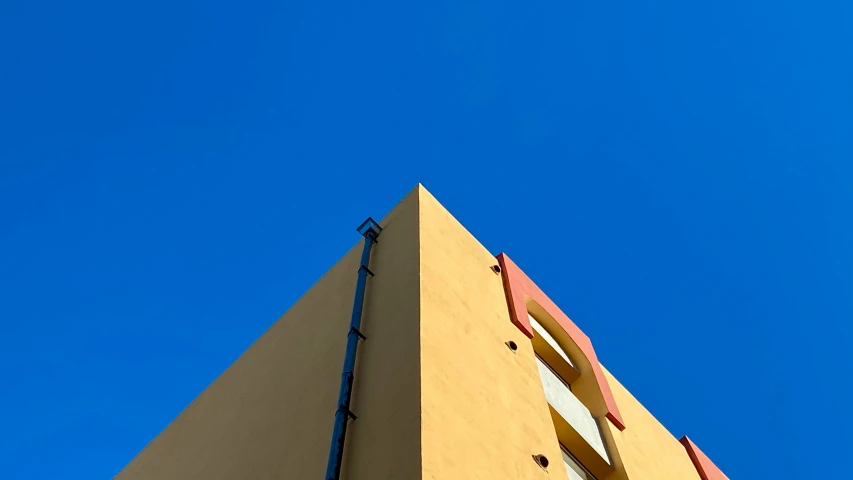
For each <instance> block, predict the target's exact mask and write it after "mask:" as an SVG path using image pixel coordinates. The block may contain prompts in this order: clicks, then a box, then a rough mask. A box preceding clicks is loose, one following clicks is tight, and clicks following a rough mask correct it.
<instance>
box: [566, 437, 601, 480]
mask: <svg viewBox="0 0 853 480" xmlns="http://www.w3.org/2000/svg"><path fill="white" fill-rule="evenodd" d="M560 450H561V451H562V453H563V464H564V465H565V466H566V473H567V474H569V480H596V478H595V477H594V476H592V474H591V473H589V470H587V469H586V468H584V466H583V465H582V464H581V462H579V461H578V459H577V458H575V456H574V455H572V454H571V452H569V449H567V448H566V447H564V446H563V445H562V444H561V445H560Z"/></svg>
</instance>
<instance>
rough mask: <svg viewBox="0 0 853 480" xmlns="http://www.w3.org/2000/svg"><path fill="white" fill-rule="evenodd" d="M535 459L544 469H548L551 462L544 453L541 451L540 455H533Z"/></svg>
mask: <svg viewBox="0 0 853 480" xmlns="http://www.w3.org/2000/svg"><path fill="white" fill-rule="evenodd" d="M533 460H534V461H535V462H536V463H538V464H539V466H540V467H542V468H544V469H546V470H547V469H548V465H549V464H550V463H551V462H549V461H548V457H546V456H545V455H542V454H541V453H540V454H538V455H533Z"/></svg>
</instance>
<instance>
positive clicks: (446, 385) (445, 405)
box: [420, 190, 567, 480]
mask: <svg viewBox="0 0 853 480" xmlns="http://www.w3.org/2000/svg"><path fill="white" fill-rule="evenodd" d="M420 216H421V230H420V238H421V383H422V384H421V410H422V419H421V422H422V423H421V428H422V431H421V438H422V442H423V444H422V457H423V459H422V461H423V478H424V479H432V480H447V479H453V478H466V479H489V480H500V479H507V480H510V479H512V480H517V479H519V478H524V479H528V480H532V479H537V478H540V479H546V478H547V479H551V480H565V479H566V478H567V475H566V472H565V470H564V468H563V465H562V462H561V461H560V458H561V453H560V449H559V444H558V442H557V436H556V433H555V431H554V426H553V423H552V420H551V416H550V413H549V409H548V404H547V401H546V400H545V393H544V390H543V388H542V384H541V382H540V380H539V373H538V370H537V366H536V361H535V356H534V353H533V347H532V344H531V342H530V341H529V339H528V338H527V337H525V335H524V334H523V333H522V332H521V331H519V329H518V328H516V327H515V326H514V325H513V324H512V323H511V321H510V317H509V310H508V308H507V302H506V297H505V295H504V289H503V283H502V279H501V276H500V275H496V274H495V273H494V272H493V271H492V270H491V269H490V267H491V266H492V265H494V264H495V263H496V261H495V258H494V256H492V255H491V254H490V253H489V252H488V251H487V250H486V249H485V248H484V247H483V246H482V245H481V244H480V243H479V242H478V241H477V240H476V239H475V238H474V237H473V236H472V235H471V234H470V233H469V232H468V231H467V230H465V228H464V227H463V226H462V225H461V224H460V223H459V222H458V221H457V220H456V219H455V218H453V217H452V216H451V215H450V213H448V212H447V210H445V209H444V207H442V206H441V205H440V204H439V203H438V202H437V201H436V200H435V199H434V198H433V197H432V196H431V195H430V194H429V193H428V192H426V190H422V192H421V204H420ZM509 340H513V341H515V342H516V343H517V344H518V351H517V353H513V352H512V351H511V350H510V349H509V348H508V347H507V346H506V345H505V343H504V342H507V341H509ZM538 453H542V454H545V455H546V456H547V457H548V458H549V459H550V460H551V462H552V464H551V467H550V468H549V472H545V471H544V470H542V469H541V468H540V467H539V466H538V465H537V464H536V463H535V462H534V461H533V458H532V456H533V455H534V454H538Z"/></svg>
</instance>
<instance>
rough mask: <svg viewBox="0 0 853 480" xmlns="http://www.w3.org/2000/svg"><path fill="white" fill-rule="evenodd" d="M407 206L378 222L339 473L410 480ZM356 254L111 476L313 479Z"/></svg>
mask: <svg viewBox="0 0 853 480" xmlns="http://www.w3.org/2000/svg"><path fill="white" fill-rule="evenodd" d="M417 213H418V191H414V192H413V193H412V194H410V195H409V196H408V197H406V199H404V200H403V202H402V203H401V204H400V205H398V206H397V208H396V209H395V210H394V211H392V212H391V213H390V214H389V215H388V217H387V218H386V219H385V220H384V221H383V222H382V223H383V226H385V230H384V231H383V232H382V235H381V237H380V244H379V245H377V247H376V248H375V249H374V255H373V259H372V261H371V265H370V266H371V269H372V270H373V271H374V272H375V273H376V277H374V278H372V279H370V280H369V284H368V285H369V287H368V292H367V303H366V308H365V316H364V323H363V325H362V327H363V328H362V330H363V331H364V333H365V334H366V335H367V336H368V340H367V342H365V343H363V344H362V345H361V347H360V349H359V359H358V367H357V372H356V375H357V376H356V386H355V393H354V398H353V404H352V408H353V410H354V411H355V412H356V413H357V414H358V420H357V421H355V422H353V423H351V424H350V430H349V433H348V437H347V440H348V442H347V443H348V445H347V451H346V457H345V461H344V470H343V472H342V473H343V478H345V479H346V480H380V479H401V480H402V479H405V480H409V479H418V478H420V441H421V439H420V435H419V432H420V401H419V398H420V393H419V392H420V390H419V367H418V365H419V349H418V342H419V330H418V325H419V323H418V310H419V308H418V296H419V282H418V216H417ZM359 220H360V219H359ZM305 233H306V234H310V232H305ZM353 235H354V236H355V235H356V234H355V233H354V234H353ZM360 253H361V244H359V245H358V246H356V247H355V248H353V249H352V250H351V251H350V252H349V253H347V254H346V255H345V256H344V258H343V259H341V260H340V261H339V262H338V263H337V264H336V265H335V266H334V267H333V268H332V269H331V270H329V272H327V273H326V274H325V275H324V276H323V277H322V278H321V279H320V280H319V281H318V282H317V283H316V284H315V285H314V286H313V287H312V288H311V289H310V290H309V291H308V292H307V293H306V294H305V295H304V296H303V297H302V298H301V299H300V300H299V301H298V302H297V303H296V304H294V305H293V306H292V307H291V308H290V309H289V310H288V311H287V312H286V313H285V314H284V315H283V316H282V317H281V318H280V319H279V320H278V321H277V322H276V323H275V324H274V325H273V326H272V327H271V328H270V329H269V330H268V331H267V332H266V333H265V334H264V335H263V336H262V337H261V338H259V339H258V340H257V341H256V342H255V343H254V344H253V345H252V346H251V347H250V348H249V349H248V350H247V351H246V352H245V353H243V355H241V356H240V357H239V358H238V359H237V360H236V361H235V362H234V364H233V365H231V367H229V368H228V369H227V370H226V371H225V372H224V373H223V374H222V375H221V376H220V377H219V378H218V379H216V381H215V382H214V383H213V384H211V385H210V386H209V387H208V388H207V389H206V390H205V391H204V392H203V393H202V394H201V395H200V396H199V397H198V398H197V399H196V400H195V401H193V402H192V404H190V406H189V407H187V408H186V409H185V410H184V411H183V412H182V413H181V414H180V415H179V416H178V418H176V419H175V420H174V422H172V424H171V425H169V426H168V427H167V428H166V429H165V430H164V431H163V432H162V433H161V434H160V435H159V436H157V437H156V438H155V439H154V440H153V441H152V442H151V443H150V444H149V445H148V446H147V447H146V448H145V449H144V450H143V451H142V452H141V453H140V454H139V455H138V456H137V457H136V458H135V459H133V461H131V462H130V464H128V465H127V467H125V469H124V470H123V471H122V472H120V473H119V475H118V476H117V477H116V478H117V479H119V480H235V479H247V480H248V479H251V480H265V479H268V480H320V479H322V478H323V474H324V472H325V468H326V459H327V456H328V451H329V444H330V442H331V432H332V424H333V421H334V414H335V410H336V399H337V395H338V388H339V385H340V378H341V369H342V365H343V357H344V350H345V343H346V335H347V331H348V330H349V321H350V314H351V311H352V301H353V293H354V287H355V279H356V274H357V270H358V262H359V256H360ZM282 275H289V272H287V271H283V272H282ZM235 321H238V319H235ZM132 414H133V412H128V415H132Z"/></svg>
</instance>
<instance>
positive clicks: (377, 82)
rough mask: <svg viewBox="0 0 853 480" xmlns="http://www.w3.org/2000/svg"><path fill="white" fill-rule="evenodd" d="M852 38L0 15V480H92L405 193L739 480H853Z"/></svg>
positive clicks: (332, 13) (650, 16)
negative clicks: (569, 325)
mask: <svg viewBox="0 0 853 480" xmlns="http://www.w3.org/2000/svg"><path fill="white" fill-rule="evenodd" d="M851 25H853V6H851V2H848V1H844V0H837V1H817V2H806V1H801V2H795V1H790V0H774V1H769V0H756V1H750V2H744V1H738V0H720V1H717V2H702V3H701V4H698V3H696V2H683V1H675V0H664V1H660V2H639V3H638V2H609V3H608V2H590V1H577V0H568V1H539V0H532V1H527V2H505V1H471V0H461V1H460V0H454V1H431V2H421V3H420V4H419V5H413V4H411V2H399V1H383V2H368V3H363V2H329V1H319V2H317V1H314V2H287V1H276V2H271V1H265V0H262V1H258V2H250V3H248V4H245V3H239V4H238V3H234V2H222V1H210V0H205V1H202V0H196V1H185V0H174V1H171V2H165V1H158V0H153V1H149V2H131V3H129V2H115V1H89V0H83V1H79V2H50V1H39V0H35V1H29V2H5V4H4V5H3V6H2V7H0V45H2V48H0V251H1V252H2V254H0V432H2V433H3V434H2V436H0V472H2V473H0V476H2V477H3V478H4V479H87V480H88V479H107V478H111V476H112V475H113V474H115V473H116V472H117V471H118V470H119V469H120V468H121V467H122V466H123V465H124V464H125V463H126V462H127V461H128V460H130V459H131V458H132V457H133V456H134V455H135V454H136V453H137V452H138V451H139V450H140V449H141V448H142V447H143V446H144V445H145V444H146V443H147V442H148V441H149V440H150V439H151V438H153V437H154V436H155V435H156V434H157V433H158V432H159V431H160V430H161V429H162V428H163V427H164V426H165V425H166V424H167V423H168V422H169V421H170V420H171V419H172V418H174V417H175V416H176V415H177V414H178V412H180V410H181V409H182V408H183V407H184V406H185V405H186V404H187V403H189V402H190V401H191V400H192V399H193V398H194V397H195V396H196V395H197V394H198V393H199V392H200V391H201V390H202V389H203V388H204V387H205V386H206V385H207V384H208V383H209V382H211V381H212V380H213V379H214V378H215V377H216V376H217V375H218V374H219V373H220V372H221V371H222V370H223V369H225V368H226V367H227V366H228V365H229V364H230V363H231V362H232V361H233V360H234V359H235V358H236V357H237V356H238V355H239V354H240V353H241V352H242V351H243V350H244V349H245V348H246V347H247V346H248V345H249V344H250V343H251V342H252V341H253V340H254V339H255V338H256V337H257V336H258V335H260V334H261V333H262V332H263V331H264V330H265V329H266V328H267V327H268V326H269V325H270V324H271V323H272V322H273V321H274V320H275V319H276V318H277V317H278V316H279V315H280V314H281V313H282V312H283V311H284V310H285V309H286V308H287V307H288V306H289V305H290V304H291V303H292V302H293V301H294V300H295V299H296V298H297V297H298V296H299V295H300V294H301V293H302V292H303V291H304V290H306V289H307V288H308V287H309V286H310V285H311V284H312V283H313V282H314V281H315V280H316V279H317V278H318V277H319V276H320V275H321V274H322V273H323V272H324V271H325V270H326V269H327V268H328V267H329V266H331V265H332V264H333V263H334V262H335V261H336V260H337V258H339V257H340V256H341V255H342V254H343V253H344V252H345V251H346V250H347V249H348V248H350V247H351V246H352V245H354V244H355V242H357V241H358V234H357V233H356V232H355V231H354V230H353V229H354V227H355V226H357V225H358V223H360V222H361V221H362V220H363V219H364V218H365V217H366V216H368V215H373V216H376V217H381V216H382V215H384V214H385V213H386V212H387V211H388V210H389V209H390V208H391V207H392V206H393V205H394V204H395V203H396V202H397V201H398V200H399V199H400V198H401V197H402V196H403V195H404V194H405V193H406V192H407V191H408V190H409V189H411V188H412V187H413V186H414V185H415V183H416V182H422V183H424V184H425V185H426V187H427V188H428V189H429V190H431V191H432V192H433V193H434V194H435V195H436V196H437V197H438V198H439V200H441V201H442V202H443V203H444V204H445V206H447V207H448V208H449V209H450V210H451V211H452V212H453V213H454V214H455V215H456V216H457V218H459V220H460V221H462V222H463V223H464V224H465V225H466V226H467V227H468V228H469V229H470V230H471V231H472V232H473V233H474V234H475V235H476V236H477V237H478V238H479V239H480V240H481V241H482V242H483V243H484V244H485V245H486V246H487V247H488V248H489V249H491V250H492V251H494V252H495V253H497V252H501V251H505V252H507V253H508V254H509V255H510V256H511V257H512V258H513V259H514V260H515V261H516V262H517V263H518V264H519V265H520V266H521V267H522V268H524V269H525V270H526V271H527V273H528V274H530V276H531V277H533V278H534V279H535V280H536V281H537V282H538V283H539V285H540V286H541V287H543V289H544V290H545V291H546V292H547V293H548V294H549V295H550V296H551V297H552V298H553V299H554V300H555V301H556V302H557V303H558V304H559V305H560V306H561V307H562V308H563V309H564V310H565V311H566V312H567V313H568V314H569V315H570V316H572V317H573V318H574V320H575V321H576V322H577V323H578V324H579V325H580V326H581V327H582V328H583V329H584V330H585V331H586V332H587V333H588V334H589V335H590V336H591V337H592V338H593V340H594V341H595V344H596V347H597V350H598V353H599V356H600V357H601V358H602V360H603V362H604V363H605V365H606V366H607V367H608V368H609V369H610V370H611V371H613V372H614V373H615V375H617V376H618V378H620V379H621V380H622V382H623V383H624V384H625V385H626V386H627V387H628V388H629V389H630V390H631V391H632V392H633V393H634V394H635V395H636V396H637V397H638V398H639V399H640V400H641V401H642V402H643V403H644V404H645V405H646V406H647V407H648V408H649V409H650V410H651V411H652V412H653V413H654V414H655V415H656V416H657V417H658V418H659V419H661V421H662V422H663V423H664V424H665V425H666V426H667V427H668V428H669V429H670V430H671V431H672V433H673V434H674V435H676V436H681V435H682V434H685V433H686V434H689V435H691V436H692V437H693V438H694V440H695V441H696V442H697V443H698V444H699V445H700V447H701V448H703V449H704V450H705V452H706V453H708V454H709V455H710V456H711V457H712V458H713V459H714V460H715V461H716V462H717V464H718V465H720V466H721V467H722V468H723V469H724V470H725V471H726V472H727V473H728V474H729V476H730V477H732V478H733V480H750V479H765V478H766V479H804V478H807V479H817V478H853V467H852V466H851V464H850V462H849V461H847V458H848V457H849V453H850V447H851V442H850V431H851V427H853V420H851V416H850V414H849V412H845V409H849V408H850V407H851V404H853V400H851V394H850V393H851V387H850V383H849V382H850V379H851V377H853V360H851V353H850V352H851V347H850V345H851V341H853V326H851V323H853V299H852V298H853V253H852V252H853V28H851ZM508 181H509V182H508ZM506 218H518V219H519V220H522V222H520V223H517V224H507V223H506V222H505V219H506ZM332 415H333V412H329V422H330V424H331V422H332Z"/></svg>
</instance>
